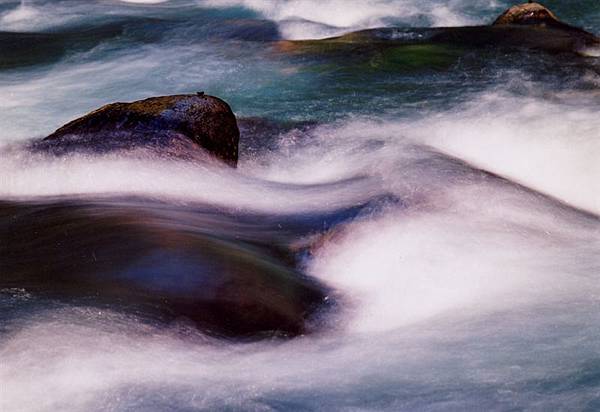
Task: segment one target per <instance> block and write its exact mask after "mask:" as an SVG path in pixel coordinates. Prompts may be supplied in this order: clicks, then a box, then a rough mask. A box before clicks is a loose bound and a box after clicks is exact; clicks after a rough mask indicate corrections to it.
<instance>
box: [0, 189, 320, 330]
mask: <svg viewBox="0 0 600 412" xmlns="http://www.w3.org/2000/svg"><path fill="white" fill-rule="evenodd" d="M261 233H262V232H261V227H260V226H258V225H254V226H252V225H251V224H250V223H248V222H245V223H241V222H237V221H236V220H235V219H234V218H232V217H228V216H226V215H223V214H220V213H216V212H214V211H210V210H197V209H191V208H189V207H177V206H171V205H167V204H162V203H152V202H148V201H146V202H143V203H141V202H140V201H134V200H126V199H120V200H103V201H102V200H97V201H90V200H87V201H46V202H44V203H16V202H0V239H2V242H0V273H1V276H0V289H4V288H19V289H24V290H26V291H27V292H28V293H31V294H33V295H35V296H38V297H45V298H49V299H53V300H58V301H62V302H67V303H75V304H82V305H86V306H87V305H92V306H94V305H100V306H105V305H106V306H108V307H109V308H112V309H117V310H123V311H126V312H133V313H136V314H138V315H142V316H150V318H153V319H159V320H166V321H171V320H177V319H187V320H191V321H192V322H193V323H194V324H195V325H196V326H197V327H198V328H199V329H200V330H202V331H204V332H206V333H209V334H211V335H217V336H225V337H230V338H240V339H257V338H261V337H269V336H295V335H298V334H303V333H307V332H310V331H311V325H312V326H314V324H312V323H311V320H313V319H314V316H315V315H316V314H317V313H318V312H319V310H320V309H323V308H324V305H325V303H326V301H327V298H326V296H327V293H328V290H327V289H326V288H325V287H324V286H323V285H322V284H320V283H319V282H317V281H315V280H312V279H310V278H308V277H306V276H304V275H302V274H301V273H299V272H298V271H296V270H295V269H294V267H293V263H292V261H293V259H291V258H286V252H285V247H284V246H278V245H277V242H276V241H275V240H274V239H273V237H272V236H271V234H270V233H266V234H263V235H261Z"/></svg>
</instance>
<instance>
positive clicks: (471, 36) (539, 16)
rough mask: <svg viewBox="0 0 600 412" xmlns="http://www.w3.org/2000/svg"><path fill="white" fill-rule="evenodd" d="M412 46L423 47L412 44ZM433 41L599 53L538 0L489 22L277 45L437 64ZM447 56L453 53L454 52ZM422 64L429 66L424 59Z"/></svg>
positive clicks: (599, 44) (596, 43)
mask: <svg viewBox="0 0 600 412" xmlns="http://www.w3.org/2000/svg"><path fill="white" fill-rule="evenodd" d="M413 46H422V47H420V48H419V49H410V48H411V47H413ZM437 46H440V47H455V46H458V47H461V48H463V47H486V48H488V47H500V48H508V49H535V50H542V51H546V52H550V53H565V52H566V53H578V54H582V55H586V56H589V55H596V54H597V53H598V52H600V39H599V38H598V37H596V36H595V35H594V34H592V33H589V32H587V31H585V30H583V29H580V28H578V27H574V26H571V25H569V24H566V23H563V22H561V21H560V20H558V18H557V17H556V16H555V15H554V13H552V12H551V11H550V10H548V9H547V8H546V7H544V6H542V5H541V4H539V3H526V4H521V5H517V6H513V7H511V8H510V9H508V10H506V11H505V12H504V13H503V14H502V15H501V16H500V17H498V18H497V19H496V20H495V22H494V23H493V24H492V25H485V26H465V27H431V28H394V27H384V28H375V29H367V30H361V31H357V32H352V33H347V34H344V35H342V36H337V37H331V38H327V39H320V40H296V41H290V40H287V41H282V42H279V43H278V44H277V47H276V48H275V49H276V50H278V51H280V52H282V53H286V54H298V55H304V54H318V55H330V56H333V57H340V58H344V59H345V58H347V56H348V55H354V56H366V57H367V58H368V59H369V60H371V59H373V56H377V55H381V54H382V53H383V52H385V50H386V49H390V48H394V49H395V54H396V56H398V55H399V56H401V57H402V56H403V55H406V57H407V58H406V59H405V60H406V61H407V62H410V61H415V60H421V61H423V62H425V63H427V62H430V61H433V62H434V63H435V62H437V61H438V57H442V58H445V56H444V55H443V54H442V55H441V56H439V54H440V53H439V52H440V51H442V52H443V50H441V49H439V48H436V47H437ZM415 57H416V59H415ZM432 57H433V60H432ZM449 57H450V58H451V57H452V53H450V56H449ZM442 60H443V59H442ZM424 66H425V67H429V65H428V64H425V65H424Z"/></svg>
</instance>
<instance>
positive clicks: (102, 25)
mask: <svg viewBox="0 0 600 412" xmlns="http://www.w3.org/2000/svg"><path fill="white" fill-rule="evenodd" d="M510 4H511V2H508V1H492V0H476V1H463V0H447V1H442V0H426V1H416V0H396V1H394V0H367V1H363V2H350V1H342V0H320V1H313V0H287V1H277V2H275V1H265V0H224V1H216V0H215V1H209V0H197V1H187V0H186V1H178V0H168V1H163V2H150V1H147V2H123V1H94V2H90V1H78V0H68V1H24V2H17V1H3V0H0V49H1V50H3V53H1V54H0V145H2V147H1V149H2V151H1V152H0V156H1V157H2V159H1V161H0V200H3V201H6V200H11V201H15V202H25V201H28V202H45V201H50V200H56V199H57V198H58V199H67V200H69V199H70V200H73V201H75V202H91V201H96V199H98V198H99V197H100V198H102V199H104V201H108V202H110V201H111V200H110V199H117V198H118V199H122V198H124V197H127V196H135V197H136V198H137V199H142V201H143V202H146V207H147V208H148V210H152V208H154V207H156V204H160V205H161V206H160V207H165V208H168V209H169V210H170V211H171V212H172V213H173V214H175V215H177V214H180V215H181V216H185V215H186V214H190V213H195V210H196V209H195V208H201V209H202V208H210V210H212V211H215V210H216V211H217V212H216V214H215V216H220V217H213V218H207V221H206V222H204V223H202V222H201V223H197V225H199V226H194V225H192V224H189V225H188V226H186V229H185V230H188V231H189V232H193V231H194V230H209V231H212V232H210V233H212V234H213V235H216V234H215V232H218V235H219V236H224V237H225V238H226V239H228V241H230V242H233V244H236V245H238V246H239V247H242V246H243V245H244V243H243V242H247V241H248V239H253V236H255V237H256V238H258V239H260V241H261V242H269V241H272V243H273V244H277V245H278V246H281V245H285V246H286V247H288V248H289V249H290V250H298V248H299V246H298V245H307V244H313V242H314V239H319V241H317V242H314V244H315V245H316V246H315V247H313V248H309V250H306V249H302V250H303V251H302V253H300V254H298V255H297V256H296V259H297V267H298V270H300V271H302V272H304V273H305V274H307V275H309V276H312V277H314V278H316V279H318V280H319V281H321V282H324V283H325V284H327V285H328V286H329V287H330V288H331V290H333V291H334V292H335V296H336V297H337V299H338V300H339V301H338V306H339V313H338V312H336V313H335V314H331V316H330V317H329V318H328V319H327V322H328V323H327V327H326V328H325V330H321V331H319V332H318V333H316V334H313V335H308V336H303V337H299V338H297V339H293V340H289V341H283V342H282V341H278V340H274V341H268V342H259V343H251V344H243V345H240V344H234V343H230V342H223V341H219V340H215V339H213V338H209V337H206V336H205V335H203V334H202V333H201V332H198V331H196V330H194V329H193V328H189V325H188V324H187V323H186V322H185V321H182V322H181V323H175V324H169V325H167V326H165V325H160V324H155V323H153V322H151V321H147V320H144V319H143V318H142V319H140V318H138V317H136V316H133V315H131V314H129V313H123V312H121V311H119V310H118V308H116V307H115V308H103V309H102V310H98V308H97V307H94V306H86V305H85V304H69V303H64V302H57V301H48V300H45V299H40V298H39V297H38V296H36V295H35V294H32V293H30V292H28V291H27V290H24V289H14V288H13V289H3V290H2V291H0V293H1V295H0V296H1V298H0V308H2V315H1V317H0V331H1V333H2V335H1V337H0V360H1V361H0V382H2V385H0V387H1V388H0V409H1V410H10V411H13V410H15V411H17V410H24V411H25V410H27V411H30V410H44V411H45V410H73V411H89V410H97V411H104V410H145V411H146V410H156V411H164V410H174V411H175V410H176V411H189V410H215V409H222V410H257V411H268V410H430V411H435V410H554V409H559V410H562V409H568V410H571V409H575V410H596V409H597V408H598V405H599V404H598V402H599V401H598V394H597V393H598V388H599V383H600V380H599V379H598V376H600V368H599V363H598V362H599V361H598V360H599V353H600V337H599V336H598V332H597V330H598V325H599V324H600V317H599V315H598V313H599V311H598V304H599V301H598V296H599V295H600V287H599V283H598V276H599V275H600V260H599V258H598V256H599V255H600V254H599V252H600V220H599V218H598V214H599V213H600V194H599V193H600V191H599V189H598V181H599V180H600V169H599V167H598V161H597V159H598V158H599V157H600V116H598V108H599V107H600V105H599V104H600V92H599V90H600V63H599V62H598V59H597V58H593V57H584V56H577V55H574V54H559V55H556V54H548V53H543V52H540V51H527V50H506V49H500V48H493V47H492V48H486V49H473V48H468V47H459V46H448V45H430V44H423V45H414V44H407V45H398V46H397V47H393V48H389V49H384V50H379V49H370V48H368V47H367V48H363V49H359V50H358V51H356V50H355V51H349V52H339V51H336V50H330V51H328V52H327V51H325V52H323V51H322V50H320V51H319V50H317V51H316V52H310V53H303V52H298V51H297V50H294V49H293V48H290V44H289V43H287V42H286V41H287V40H300V39H304V40H306V39H319V38H324V37H328V36H333V35H340V34H343V33H347V32H351V31H354V30H360V29H365V28H373V27H401V28H403V29H406V30H407V33H408V34H407V35H408V36H412V35H414V36H417V35H419V34H420V33H423V30H425V31H426V29H428V28H431V27H437V26H462V25H476V24H487V23H489V22H491V21H493V20H494V19H495V17H496V16H497V15H498V14H499V13H500V12H502V10H504V9H505V8H506V7H508V6H509V5H510ZM546 5H547V6H548V7H549V8H551V9H552V10H553V11H554V12H555V13H556V14H557V15H558V16H559V17H561V18H562V19H563V20H565V21H566V22H568V23H570V24H574V25H578V26H581V27H584V28H585V29H587V30H590V31H592V32H594V33H600V6H599V5H598V4H597V2H596V1H593V0H587V1H569V2H565V1H547V2H546ZM417 28H419V29H417ZM11 36H12V37H11ZM15 36H17V37H15ZM19 36H20V37H19ZM32 36H33V37H32ZM17 38H18V39H19V40H18V42H17V40H15V39H17ZM32 39H33V40H32ZM15 45H17V46H15ZM196 91H204V92H206V93H208V94H212V95H215V96H219V97H221V98H223V99H224V100H226V101H227V102H228V103H230V105H231V106H232V109H233V111H234V112H235V114H236V115H237V117H238V118H239V119H242V120H241V122H240V124H242V122H244V121H245V122H246V123H244V124H250V125H252V124H253V123H252V121H253V120H250V121H249V120H243V119H246V118H254V121H256V118H260V119H262V121H263V122H265V124H269V125H271V126H270V127H264V128H262V129H261V127H257V128H256V129H254V131H252V130H251V129H250V128H249V129H243V128H242V131H243V132H244V130H246V132H245V133H243V134H242V142H241V153H240V156H241V158H240V163H239V167H238V169H237V170H236V171H232V170H230V169H229V168H223V167H219V166H215V165H203V164H201V165H198V164H190V163H186V162H179V161H166V160H164V159H154V158H144V157H142V158H139V157H133V158H132V157H130V156H127V155H126V154H119V153H116V154H111V155H105V156H90V155H83V154H80V155H77V154H74V155H72V156H67V157H62V158H52V157H46V156H41V155H32V154H31V153H29V152H27V151H26V150H25V149H24V148H23V146H22V145H23V143H24V142H28V141H29V140H30V139H33V138H39V137H42V136H45V135H47V134H48V133H50V132H52V131H53V130H55V129H56V128H57V127H59V126H60V125H62V124H64V123H65V122H67V121H69V120H71V119H73V118H75V117H77V116H80V115H82V114H84V113H86V112H88V111H90V110H93V109H94V108H96V107H98V106H100V105H102V104H105V103H109V102H113V101H132V100H136V99H141V98H144V97H148V96H154V95H165V94H176V93H194V92H196ZM259 124H260V123H259ZM106 199H109V200H106ZM113 201H114V202H116V203H115V204H117V205H121V206H122V207H124V208H126V207H129V206H131V205H127V203H126V202H125V203H123V204H121V203H118V202H117V201H116V200H113ZM157 202H158V203H157ZM202 210H204V209H202ZM231 216H233V218H232V217H231ZM257 216H258V217H257ZM211 219H212V220H211ZM228 219H238V220H236V222H238V223H239V221H241V222H245V223H244V225H241V226H236V229H235V230H236V231H233V229H231V228H230V227H229V226H228V225H227V224H224V223H223V222H229V220H228ZM180 223H182V224H183V223H185V222H180ZM195 224H196V223H195ZM202 225H204V226H202ZM239 227H242V228H245V231H244V230H242V229H240V228H239ZM238 231H239V232H238ZM254 240H255V241H256V239H254ZM235 242H239V244H238V243H235ZM236 247H237V246H236ZM224 253H225V252H224ZM165 266H167V267H168V266H169V262H166V263H165ZM0 276H1V273H0Z"/></svg>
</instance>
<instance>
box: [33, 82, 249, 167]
mask: <svg viewBox="0 0 600 412" xmlns="http://www.w3.org/2000/svg"><path fill="white" fill-rule="evenodd" d="M239 136H240V134H239V130H238V127H237V123H236V119H235V116H234V114H233V112H232V111H231V108H230V107H229V105H228V104H227V103H225V102H224V101H223V100H221V99H218V98H216V97H213V96H208V95H205V94H204V93H198V94H195V95H174V96H161V97H152V98H149V99H145V100H139V101H135V102H132V103H112V104H108V105H106V106H103V107H101V108H100V109H98V110H95V111H93V112H91V113H89V114H87V115H85V116H83V117H81V118H79V119H76V120H73V121H72V122H70V123H67V124H66V125H64V126H62V127H61V128H59V129H58V130H56V131H55V132H54V133H52V134H51V135H50V136H48V137H46V138H45V139H44V140H43V142H41V143H39V144H36V145H35V148H37V149H41V150H48V151H51V152H54V153H56V154H61V153H64V152H71V151H91V152H95V153H103V152H110V151H115V150H139V149H151V150H153V151H155V152H157V153H159V154H160V153H161V152H164V153H168V154H170V155H172V156H177V157H183V158H188V157H195V154H194V152H195V151H198V150H199V149H202V150H201V151H203V152H206V153H209V154H211V155H213V156H215V157H217V158H218V159H220V160H222V161H224V162H226V163H227V164H229V165H232V166H235V165H236V164H237V159H238V143H239Z"/></svg>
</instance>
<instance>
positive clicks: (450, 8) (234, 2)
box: [200, 0, 489, 39]
mask: <svg viewBox="0 0 600 412" xmlns="http://www.w3.org/2000/svg"><path fill="white" fill-rule="evenodd" d="M200 4H203V5H206V6H209V7H226V6H243V7H247V8H249V9H252V10H255V11H257V12H259V13H260V14H261V15H263V16H264V17H265V18H267V19H270V20H274V21H277V22H279V23H280V28H281V31H282V33H283V35H284V37H286V38H289V39H306V38H322V37H327V36H331V35H335V34H340V33H342V32H347V31H349V30H358V29H364V28H373V27H382V26H387V25H389V24H390V23H392V22H395V23H398V22H403V23H405V24H409V25H425V26H463V25H467V24H473V23H474V22H476V20H474V19H473V18H472V17H470V16H469V15H467V14H466V13H464V12H463V11H462V10H461V8H462V7H464V4H462V3H451V4H450V5H447V4H445V3H444V2H440V1H428V2H419V1H412V0H411V1H390V0H368V1H361V2H360V3H358V2H357V3H352V4H349V3H348V2H347V1H345V0H284V1H277V2H274V1H269V0H204V1H201V2H200ZM488 7H489V6H488ZM300 22H304V23H302V24H301V23H300Z"/></svg>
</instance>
